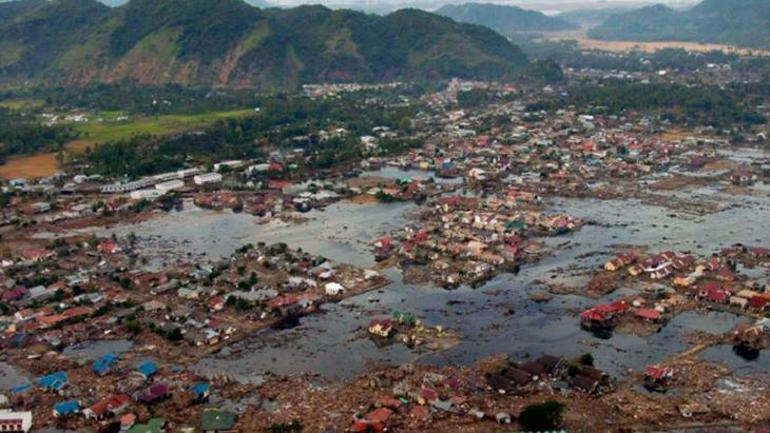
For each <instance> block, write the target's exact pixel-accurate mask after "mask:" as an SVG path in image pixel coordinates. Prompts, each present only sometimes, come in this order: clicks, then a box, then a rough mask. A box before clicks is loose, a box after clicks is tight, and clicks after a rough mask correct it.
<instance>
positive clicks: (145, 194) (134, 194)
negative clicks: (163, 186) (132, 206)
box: [129, 189, 163, 200]
mask: <svg viewBox="0 0 770 433" xmlns="http://www.w3.org/2000/svg"><path fill="white" fill-rule="evenodd" d="M162 195H163V192H162V191H159V190H157V189H140V190H137V191H131V194H129V196H130V197H131V199H132V200H155V199H156V198H158V197H160V196H162Z"/></svg>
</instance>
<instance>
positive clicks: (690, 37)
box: [588, 0, 770, 49]
mask: <svg viewBox="0 0 770 433" xmlns="http://www.w3.org/2000/svg"><path fill="white" fill-rule="evenodd" d="M588 34H589V36H591V37H594V38H597V39H606V40H630V41H690V42H704V43H720V44H730V45H737V46H742V47H750V48H762V49H770V1H767V0H705V1H703V2H702V3H700V4H698V5H697V6H695V7H693V8H692V9H689V10H686V11H676V10H673V9H671V8H668V7H665V6H662V5H657V6H650V7H646V8H642V9H638V10H634V11H631V12H626V13H623V14H619V15H614V16H613V17H611V18H609V19H608V20H607V21H606V22H604V24H602V25H600V26H598V27H596V28H593V29H591V30H590V31H589V33H588Z"/></svg>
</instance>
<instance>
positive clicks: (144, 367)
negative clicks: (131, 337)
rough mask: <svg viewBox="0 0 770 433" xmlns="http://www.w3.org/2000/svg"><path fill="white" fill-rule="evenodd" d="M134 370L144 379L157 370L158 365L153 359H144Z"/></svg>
mask: <svg viewBox="0 0 770 433" xmlns="http://www.w3.org/2000/svg"><path fill="white" fill-rule="evenodd" d="M136 371H138V372H139V374H141V375H142V377H144V379H145V380H147V379H149V378H151V377H152V376H154V375H155V373H157V372H158V366H157V365H156V364H155V362H153V361H144V362H142V363H141V364H139V366H138V367H137V368H136Z"/></svg>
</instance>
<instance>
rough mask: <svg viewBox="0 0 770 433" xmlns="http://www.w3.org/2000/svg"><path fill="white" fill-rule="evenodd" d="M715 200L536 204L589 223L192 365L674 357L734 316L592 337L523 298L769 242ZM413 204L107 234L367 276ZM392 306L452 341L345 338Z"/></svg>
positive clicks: (316, 368) (602, 363)
mask: <svg viewBox="0 0 770 433" xmlns="http://www.w3.org/2000/svg"><path fill="white" fill-rule="evenodd" d="M397 174H398V175H401V174H403V173H400V172H399V173H397ZM395 175H396V174H394V176H395ZM716 194H718V193H716ZM725 200H730V201H731V203H732V202H734V203H733V204H734V206H731V207H728V208H727V209H726V210H724V211H722V212H718V213H715V214H710V215H706V216H701V217H697V218H680V217H678V216H677V215H676V213H675V212H672V211H671V210H670V209H666V208H663V207H658V206H650V205H645V204H643V203H641V202H639V201H637V200H609V201H608V200H602V201H600V200H594V199H588V200H586V199H555V200H552V201H551V202H550V203H549V208H551V209H552V210H553V211H560V212H567V213H569V214H570V215H574V216H576V217H578V218H582V219H584V220H586V221H589V222H590V224H588V225H586V226H585V227H583V228H582V230H580V231H577V232H575V233H573V234H568V235H563V236H559V237H555V238H550V239H544V240H543V241H544V242H545V243H546V244H548V245H550V246H551V247H552V248H553V250H554V251H555V253H554V254H552V255H551V256H548V257H545V258H543V260H541V261H540V262H538V263H537V264H535V265H531V266H526V267H524V268H523V269H522V270H521V271H520V272H519V273H518V274H517V275H513V274H503V275H500V276H498V277H497V278H495V279H493V280H491V281H490V282H488V283H487V284H485V285H484V286H482V287H480V288H478V289H471V288H469V287H461V288H459V289H457V290H453V291H447V290H443V289H440V288H437V287H433V286H431V285H408V284H404V283H403V282H402V280H401V275H400V273H399V272H398V271H395V270H393V269H391V270H388V271H387V272H386V274H387V275H388V277H389V278H391V280H392V283H391V284H390V285H388V286H386V287H384V288H383V289H382V290H379V291H378V292H374V293H368V294H365V295H361V296H357V297H353V298H350V299H348V300H346V301H344V302H341V303H339V304H329V305H325V306H324V307H323V309H324V311H325V313H324V314H320V315H316V316H311V317H306V318H303V319H302V320H301V321H300V324H299V326H297V327H295V328H293V329H289V330H281V331H277V330H265V331H261V332H259V333H258V334H256V335H254V336H252V337H251V338H249V339H247V340H245V341H241V342H238V343H235V344H232V345H230V346H228V347H226V348H225V349H224V350H222V351H221V353H219V354H218V355H213V356H211V357H209V358H207V359H204V360H203V361H202V362H200V364H199V365H198V370H199V371H200V372H202V373H204V374H205V373H209V374H212V373H217V372H221V371H227V372H228V374H229V375H230V376H232V377H233V378H235V379H236V380H239V381H243V382H259V381H261V380H262V379H263V378H264V376H265V375H267V374H296V373H311V374H320V375H323V376H327V377H333V378H346V377H351V376H354V375H356V374H359V373H362V372H364V371H365V370H366V368H367V367H368V366H370V365H371V364H373V363H403V362H410V361H415V360H419V362H423V363H429V364H435V365H462V364H470V363H473V362H475V361H477V360H478V359H479V358H482V357H485V356H488V355H493V354H497V353H501V352H505V353H509V354H511V355H512V356H513V357H515V358H526V357H528V356H537V355H539V354H541V353H544V352H548V353H556V354H559V355H565V356H575V355H579V354H581V353H585V352H592V353H594V355H595V357H596V359H597V362H598V367H599V368H602V369H606V370H607V371H610V372H612V373H613V374H616V375H624V374H626V373H627V372H628V370H629V369H634V370H639V369H641V368H643V367H644V366H646V365H649V364H652V363H656V362H660V361H662V360H664V359H666V358H668V357H670V356H672V355H675V354H677V353H679V352H683V351H685V350H687V349H688V348H689V346H688V345H687V344H685V343H683V341H682V340H683V338H684V336H685V335H686V334H687V333H690V332H692V331H702V332H707V333H714V334H721V333H724V332H727V331H729V330H730V329H733V328H734V327H735V325H737V324H738V323H741V322H742V321H745V319H741V318H739V317H738V316H734V315H732V314H728V313H719V312H709V313H685V314H682V315H680V316H678V317H675V318H674V319H673V320H671V321H670V323H668V324H667V326H665V327H664V329H663V330H662V331H661V332H659V333H657V334H654V335H652V336H650V337H648V338H641V337H637V336H632V335H619V334H609V335H596V334H592V333H591V332H587V331H585V330H582V329H581V327H580V325H579V319H578V317H577V313H578V312H579V311H581V310H582V309H585V308H587V307H589V306H590V305H592V304H594V303H596V302H599V301H597V300H592V299H587V298H583V297H580V296H574V295H568V296H556V297H554V298H553V299H552V300H550V301H549V302H545V303H535V302H533V301H532V300H531V299H530V295H531V294H532V293H534V292H536V291H538V290H540V289H541V288H540V287H539V286H538V284H535V282H536V281H558V282H562V283H570V282H573V283H574V281H571V280H572V279H573V278H574V277H572V276H570V275H569V274H568V273H565V271H564V269H565V268H566V267H567V266H570V265H573V266H574V265H577V266H578V267H579V268H583V269H594V268H596V267H597V266H599V265H600V264H601V263H603V261H604V260H606V259H607V258H608V257H609V256H611V255H612V254H613V250H614V248H615V247H616V246H620V245H640V246H644V245H650V246H652V247H654V248H655V249H673V250H684V251H698V252H702V253H710V252H713V251H716V250H719V249H720V248H722V247H725V246H728V245H731V244H733V243H735V242H738V241H742V242H747V243H755V242H756V243H764V244H766V243H770V226H768V225H767V224H764V223H763V215H764V214H765V212H766V211H767V210H768V208H769V207H770V201H768V199H767V198H766V197H759V198H757V197H753V198H746V197H743V198H741V197H738V198H736V197H725ZM413 207H414V205H413V204H403V203H400V204H399V203H394V204H377V203H375V204H353V203H349V202H340V203H337V204H334V205H332V206H329V207H328V208H326V209H325V210H323V211H312V212H310V213H308V214H306V216H307V217H308V220H307V221H306V222H303V223H298V224H288V223H268V224H262V225H260V224H257V222H256V219H255V218H254V217H252V216H249V215H245V214H233V213H230V212H212V211H208V210H203V209H199V208H196V207H194V206H193V205H191V204H188V205H187V206H186V207H185V210H184V211H181V212H178V213H171V214H168V215H162V216H159V217H158V218H155V219H152V220H150V221H146V222H143V223H140V224H136V225H130V226H121V227H117V228H115V229H113V231H114V232H116V233H118V234H120V235H124V234H127V233H129V232H135V233H136V234H137V235H138V236H139V239H140V242H142V243H143V244H144V246H145V248H148V249H151V250H155V251H160V252H164V253H165V255H166V256H167V257H171V255H172V254H174V251H179V250H182V251H185V252H186V254H188V255H192V256H199V257H202V258H203V257H206V258H209V259H218V258H223V257H226V256H228V255H229V254H230V253H231V252H232V251H233V250H234V249H235V248H237V247H239V246H241V245H244V244H246V243H257V242H260V241H262V242H267V243H273V242H286V243H287V244H288V245H289V246H291V247H294V248H297V247H299V248H302V249H304V250H306V251H308V252H311V253H313V254H319V255H322V256H325V257H327V258H329V259H332V260H335V261H338V262H344V263H350V264H353V265H356V266H362V267H369V266H372V265H373V264H374V258H373V257H372V255H371V253H370V243H371V241H372V239H374V238H375V237H377V236H378V235H380V234H383V233H387V232H389V231H391V230H393V229H396V228H398V227H400V226H402V225H403V224H404V223H405V222H407V218H408V211H409V210H410V209H413ZM180 247H181V248H180ZM633 290H634V289H630V288H629V289H623V290H622V291H621V292H620V293H615V294H613V295H609V296H608V297H607V299H605V300H609V299H612V298H614V297H617V296H619V295H620V294H624V295H628V294H633V293H634V292H633ZM601 301H603V300H601ZM394 310H398V311H410V312H413V313H414V314H416V315H417V316H418V317H420V318H422V319H423V321H424V322H425V323H429V324H432V325H441V326H444V327H446V328H448V329H451V330H453V331H454V332H457V333H458V334H459V335H460V337H461V338H462V339H463V342H461V343H460V344H459V345H457V346H455V347H452V348H450V349H448V350H445V351H439V352H435V353H420V352H419V351H412V350H410V349H407V348H405V347H404V346H402V345H397V344H395V345H391V346H387V347H384V348H383V347H377V346H375V344H374V343H373V342H371V341H370V340H369V339H365V338H364V339H361V338H359V333H358V332H357V331H358V330H359V329H361V327H363V326H365V325H366V324H367V323H368V321H370V320H371V319H372V318H375V317H384V316H387V315H389V314H390V312H392V311H394ZM702 356H703V357H704V358H706V359H712V358H713V359H716V360H723V361H726V362H728V364H729V363H732V362H734V363H737V364H736V365H737V366H738V367H740V368H742V371H747V372H751V371H764V370H766V369H767V368H766V367H763V366H762V365H761V364H762V363H761V362H747V361H742V360H741V359H742V358H740V356H739V355H738V354H736V353H734V352H733V351H732V348H729V347H728V348H725V349H722V348H715V349H713V350H709V351H706V352H704V353H703V354H702Z"/></svg>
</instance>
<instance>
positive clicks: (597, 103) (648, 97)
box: [530, 81, 766, 127]
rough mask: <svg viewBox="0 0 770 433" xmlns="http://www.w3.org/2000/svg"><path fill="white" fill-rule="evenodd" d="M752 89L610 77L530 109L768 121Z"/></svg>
mask: <svg viewBox="0 0 770 433" xmlns="http://www.w3.org/2000/svg"><path fill="white" fill-rule="evenodd" d="M751 90H752V89H749V88H748V87H743V86H740V87H738V86H736V87H732V88H729V89H721V88H719V87H715V86H685V85H681V84H668V83H652V84H640V83H632V82H625V81H608V82H605V83H601V84H582V85H578V86H573V87H571V88H570V89H569V90H568V94H567V96H564V97H560V98H557V99H554V100H551V101H547V102H545V103H543V104H534V105H532V106H530V109H532V110H535V109H543V108H545V109H555V108H563V107H568V106H574V107H576V108H578V109H580V110H586V111H587V112H589V113H604V114H622V113H624V112H626V111H629V110H638V111H642V112H648V113H657V114H660V115H661V116H663V117H664V118H666V119H668V120H670V121H671V122H674V123H682V124H683V123H694V124H699V125H710V126H715V127H723V126H730V125H732V124H734V123H746V124H760V123H764V122H765V121H766V119H765V118H764V117H763V116H762V115H761V114H759V113H757V112H756V110H755V108H756V104H753V105H752V101H753V98H752V97H751V96H752V95H751V93H750V92H751ZM754 90H756V89H754Z"/></svg>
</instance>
